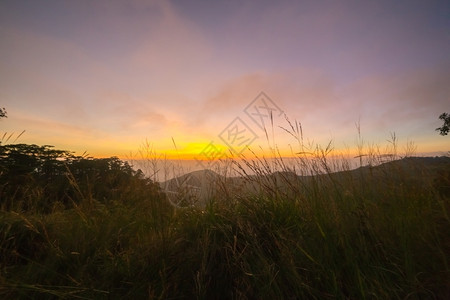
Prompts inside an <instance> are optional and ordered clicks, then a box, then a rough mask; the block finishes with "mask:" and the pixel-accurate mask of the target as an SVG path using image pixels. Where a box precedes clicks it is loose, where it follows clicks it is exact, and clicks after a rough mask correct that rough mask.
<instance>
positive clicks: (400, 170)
mask: <svg viewBox="0 0 450 300" xmlns="http://www.w3.org/2000/svg"><path fill="white" fill-rule="evenodd" d="M287 131H288V132H289V133H290V134H292V136H294V137H296V138H297V140H298V141H299V149H298V150H296V151H293V152H294V154H296V156H295V157H296V160H295V161H294V162H293V161H289V162H288V161H287V160H286V159H284V158H283V157H282V156H280V155H278V156H277V155H276V153H277V150H276V149H271V151H270V156H271V157H274V156H275V157H276V159H274V160H273V159H268V158H266V157H264V156H259V157H258V156H256V158H255V159H251V160H250V159H244V160H239V161H234V162H233V163H234V166H235V170H237V172H240V173H241V175H242V177H241V178H240V179H239V180H237V179H233V178H228V177H225V176H224V177H220V179H219V180H218V183H217V184H218V185H217V188H218V190H219V191H220V192H218V193H217V194H215V195H213V196H211V198H210V199H208V201H207V202H205V204H204V205H203V206H186V207H178V206H173V205H171V204H170V203H169V202H168V200H167V199H165V198H164V196H162V198H161V193H163V191H161V193H159V194H155V193H149V195H148V197H147V198H146V199H142V197H133V195H132V193H133V192H132V190H130V194H129V195H123V197H124V199H122V200H123V201H112V202H101V201H95V199H92V197H90V196H89V194H86V193H79V194H78V197H79V198H80V199H75V200H74V202H76V203H79V204H77V205H75V206H74V207H73V208H71V209H61V210H54V211H53V212H51V213H48V214H42V213H40V212H36V211H32V210H30V211H21V212H18V211H13V210H3V211H1V212H0V227H1V229H0V254H1V255H0V263H1V273H0V296H1V297H3V298H7V299H17V298H18V299H27V298H38V299H39V298H43V299H44V298H45V299H48V298H55V299H56V298H70V299H72V298H80V299H447V298H448V297H450V286H449V282H450V266H449V263H450V262H449V259H450V255H449V254H450V242H449V241H450V219H449V208H450V202H449V197H448V196H449V195H448V193H445V192H440V191H442V189H440V188H442V187H443V186H444V187H445V185H446V184H448V182H446V181H445V178H444V177H445V176H444V177H442V176H441V175H437V174H438V173H437V172H436V170H437V169H439V170H441V169H442V170H444V171H445V170H447V171H448V170H449V166H450V163H449V161H448V159H447V160H445V159H444V160H443V162H440V163H439V164H436V165H433V167H430V166H428V165H420V163H419V164H418V163H416V161H420V160H417V159H414V158H410V159H405V160H399V161H397V160H395V158H397V157H396V156H397V155H398V154H396V153H393V152H394V150H395V149H397V146H396V141H395V139H396V138H395V136H393V139H394V141H393V142H394V144H392V148H391V149H390V150H389V151H388V152H389V153H388V154H390V156H385V155H384V154H382V153H381V152H380V151H379V150H377V148H376V147H365V146H364V145H361V147H360V154H359V155H360V158H361V166H363V167H362V168H360V169H358V170H353V171H352V170H350V165H349V163H348V162H346V161H345V160H342V159H336V158H335V157H336V156H333V150H332V144H329V145H328V146H326V147H324V148H321V147H318V146H315V147H312V148H311V147H306V146H305V145H304V144H303V143H302V139H303V138H302V132H301V126H299V124H296V123H295V124H290V127H289V128H288V130H287ZM410 149H411V145H410ZM274 154H275V155H274ZM394 154H395V155H394ZM386 158H388V159H389V160H391V163H388V164H382V163H383V162H384V161H385V159H386ZM363 159H364V161H363ZM336 171H339V172H336ZM224 172H225V171H224ZM154 174H155V175H154V176H156V173H154ZM293 174H301V175H304V176H302V177H297V176H295V175H293ZM72 184H73V185H74V186H76V184H77V183H76V182H72ZM92 184H93V185H95V182H92ZM126 198H136V199H138V200H135V201H133V202H127V201H126V200H127V199H126Z"/></svg>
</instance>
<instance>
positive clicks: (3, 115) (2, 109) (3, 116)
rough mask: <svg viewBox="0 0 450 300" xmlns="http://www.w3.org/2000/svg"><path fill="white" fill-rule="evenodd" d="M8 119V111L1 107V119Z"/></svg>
mask: <svg viewBox="0 0 450 300" xmlns="http://www.w3.org/2000/svg"><path fill="white" fill-rule="evenodd" d="M7 117H8V115H7V112H6V109H5V108H4V107H3V108H1V107H0V118H7Z"/></svg>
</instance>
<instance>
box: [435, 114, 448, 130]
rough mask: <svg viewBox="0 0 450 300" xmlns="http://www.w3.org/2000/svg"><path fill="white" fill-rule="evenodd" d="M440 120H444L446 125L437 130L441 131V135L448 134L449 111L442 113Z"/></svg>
mask: <svg viewBox="0 0 450 300" xmlns="http://www.w3.org/2000/svg"><path fill="white" fill-rule="evenodd" d="M439 120H442V121H444V125H442V126H441V127H438V128H436V131H439V134H440V135H447V134H448V132H449V131H450V115H449V114H448V113H442V114H441V115H440V116H439Z"/></svg>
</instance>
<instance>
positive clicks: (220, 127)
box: [0, 0, 450, 157]
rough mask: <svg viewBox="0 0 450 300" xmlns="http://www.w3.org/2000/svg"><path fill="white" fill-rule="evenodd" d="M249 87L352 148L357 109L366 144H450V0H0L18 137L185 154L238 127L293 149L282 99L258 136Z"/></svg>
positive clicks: (6, 88) (4, 62)
mask: <svg viewBox="0 0 450 300" xmlns="http://www.w3.org/2000/svg"><path fill="white" fill-rule="evenodd" d="M261 92H264V93H265V94H266V95H267V96H268V97H269V98H270V99H271V100H272V101H273V103H274V104H275V105H277V107H278V108H279V109H280V110H282V111H284V112H285V113H286V115H287V117H288V118H289V119H290V120H291V121H294V120H297V121H298V122H301V124H302V128H303V133H304V136H305V139H306V140H307V141H309V142H311V143H316V142H317V143H320V144H324V145H326V144H327V142H328V141H330V140H332V141H333V142H334V146H335V147H336V148H345V147H350V148H351V147H353V146H355V142H356V137H357V130H356V127H355V123H357V122H359V123H360V127H361V134H362V136H363V137H364V140H365V141H366V142H367V143H374V144H380V145H385V144H386V139H388V138H389V137H390V134H391V133H393V132H395V133H396V136H397V137H398V138H399V141H400V146H403V145H404V144H405V143H406V141H407V140H412V141H414V142H415V143H416V144H417V147H418V151H419V152H432V151H448V150H450V149H449V148H450V147H449V146H450V138H449V137H441V136H439V135H438V133H437V132H435V128H436V127H438V126H440V125H441V123H440V121H439V120H438V116H439V115H440V114H441V113H442V112H445V111H447V112H450V2H449V1H370V2H369V1H206V0H205V1H182V0H179V1H144V0H135V1H111V0H108V1H88V0H78V1H61V0H55V1H32V0H30V1H16V0H14V1H8V0H2V1H0V106H1V107H5V108H6V109H7V111H8V118H7V119H3V120H1V121H0V126H1V127H0V129H1V131H2V132H8V133H11V132H17V133H19V132H21V131H22V130H26V133H25V134H24V135H23V136H22V137H20V139H19V140H18V142H22V143H36V144H50V145H55V146H56V147H57V148H60V149H68V150H75V151H77V153H79V154H81V153H82V152H84V151H87V152H88V153H89V154H91V155H93V156H111V155H117V156H120V157H124V156H127V155H130V153H134V152H136V151H137V150H138V149H139V147H140V146H141V145H142V143H143V142H144V141H145V140H147V141H148V142H149V143H150V144H152V145H153V147H154V148H155V149H156V150H158V151H172V152H173V150H174V146H173V141H172V139H173V140H174V141H175V143H176V145H177V148H178V151H179V152H180V155H183V154H189V155H196V154H197V153H200V152H202V150H203V149H205V147H206V146H207V145H208V144H209V143H210V142H213V144H214V145H217V146H218V147H219V146H220V145H222V146H223V147H225V146H226V143H225V142H224V140H227V139H229V138H230V135H229V133H230V132H231V131H232V130H235V131H234V133H243V134H245V133H253V135H252V136H251V137H249V141H250V142H252V144H251V146H253V147H254V148H258V147H260V146H261V147H266V146H268V144H269V145H273V144H276V145H278V147H279V148H280V149H288V147H289V145H293V146H295V145H296V142H295V139H294V138H292V137H290V136H289V134H287V133H286V132H284V131H283V130H281V129H279V126H281V127H289V125H288V124H287V123H286V121H285V120H284V117H282V116H281V117H277V116H278V112H279V111H274V113H276V116H274V120H273V125H272V124H271V121H270V119H269V118H265V122H266V123H265V125H266V127H267V128H268V137H269V140H270V141H269V142H268V141H267V138H266V135H265V133H264V131H263V130H261V129H260V128H259V127H258V124H257V123H256V122H254V121H253V120H252V119H251V118H250V117H249V115H247V114H246V113H245V112H244V110H245V109H246V107H248V109H247V110H248V111H249V110H250V112H249V113H250V115H251V110H252V109H254V108H255V105H256V106H257V107H259V108H260V109H261V111H260V112H261V113H262V112H263V111H266V112H267V110H264V109H263V108H261V106H258V105H259V104H260V103H261V102H258V101H260V100H261V99H259V98H258V99H259V100H258V99H257V100H256V102H253V103H252V101H253V100H255V98H256V97H257V96H258V95H260V93H261ZM267 101H268V100H267ZM267 101H266V103H269V102H267ZM258 103H259V104H258ZM273 103H272V104H273ZM269 104H270V103H269ZM272 104H271V105H272ZM272 106H273V105H272ZM266 115H267V114H266ZM275 117H276V118H275ZM236 118H239V119H237V120H236ZM272 128H273V133H272ZM227 130H228V131H227ZM229 130H231V131H229ZM219 135H220V136H219ZM256 136H258V138H256ZM235 137H236V136H235ZM253 137H255V138H253ZM273 137H274V138H275V141H272V138H273ZM246 139H247V138H243V139H241V140H240V141H245V140H246ZM228 141H229V140H228ZM237 141H239V138H238V140H233V141H232V142H230V141H229V142H230V143H231V146H232V147H234V145H235V144H233V143H236V142H237Z"/></svg>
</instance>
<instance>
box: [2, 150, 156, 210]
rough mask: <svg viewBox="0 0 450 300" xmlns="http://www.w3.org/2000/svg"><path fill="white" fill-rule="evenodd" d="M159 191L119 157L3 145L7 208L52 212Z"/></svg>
mask: <svg viewBox="0 0 450 300" xmlns="http://www.w3.org/2000/svg"><path fill="white" fill-rule="evenodd" d="M158 193H159V191H158V187H157V186H156V185H155V184H154V183H153V182H152V181H151V180H149V179H146V178H145V177H144V175H143V173H142V171H140V170H138V171H135V170H133V168H132V167H131V166H130V165H129V164H128V163H127V162H123V161H121V160H120V159H118V158H117V157H110V158H101V159H96V158H86V157H80V156H75V155H73V153H72V152H70V151H65V150H56V149H53V147H52V146H49V145H44V146H38V145H28V144H13V145H0V205H1V206H2V207H3V209H8V210H10V209H13V208H14V209H16V210H25V211H27V210H31V209H34V210H37V211H41V212H47V213H48V212H51V211H52V210H53V209H54V208H55V207H60V208H61V207H63V208H68V207H72V206H73V205H74V204H75V205H76V204H77V203H80V202H81V201H82V200H86V199H87V200H90V201H97V202H99V203H104V202H106V201H115V200H119V199H123V198H124V195H125V194H133V195H135V197H148V196H149V195H150V196H155V195H157V194H158ZM129 201H132V199H130V200H129Z"/></svg>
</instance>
